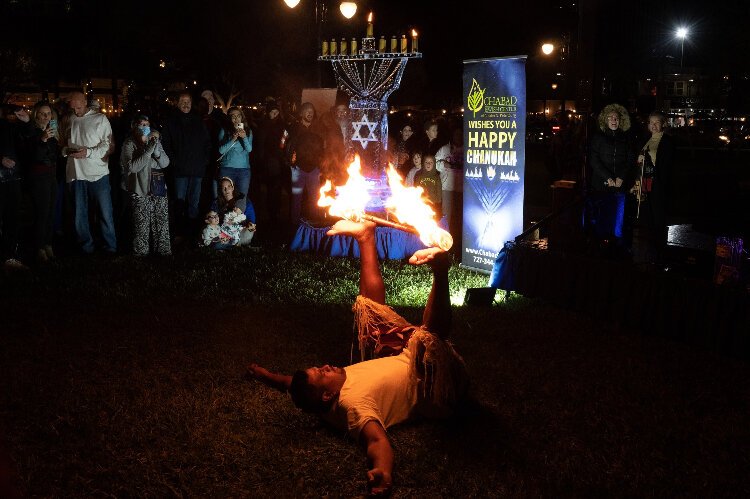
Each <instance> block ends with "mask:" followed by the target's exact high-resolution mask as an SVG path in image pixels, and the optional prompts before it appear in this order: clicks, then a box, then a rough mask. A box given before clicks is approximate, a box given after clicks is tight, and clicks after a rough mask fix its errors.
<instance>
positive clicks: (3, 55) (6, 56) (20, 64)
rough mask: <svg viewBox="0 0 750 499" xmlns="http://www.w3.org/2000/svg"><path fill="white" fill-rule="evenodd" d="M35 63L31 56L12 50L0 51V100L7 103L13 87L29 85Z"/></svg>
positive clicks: (4, 49)
mask: <svg viewBox="0 0 750 499" xmlns="http://www.w3.org/2000/svg"><path fill="white" fill-rule="evenodd" d="M35 69H36V63H35V61H34V58H33V57H32V56H31V54H29V53H27V52H24V51H21V50H17V49H13V48H1V49H0V100H1V102H7V100H8V99H9V98H10V97H11V95H12V94H11V93H10V92H11V90H12V88H13V87H14V86H16V85H20V84H22V83H29V82H31V80H32V78H33V73H34V70H35Z"/></svg>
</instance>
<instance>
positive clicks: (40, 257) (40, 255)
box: [36, 248, 49, 263]
mask: <svg viewBox="0 0 750 499" xmlns="http://www.w3.org/2000/svg"><path fill="white" fill-rule="evenodd" d="M36 260H37V261H38V262H39V263H47V262H49V257H48V256H47V252H46V251H44V248H39V249H38V250H37V252H36Z"/></svg>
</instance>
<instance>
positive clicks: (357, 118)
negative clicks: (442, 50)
mask: <svg viewBox="0 0 750 499" xmlns="http://www.w3.org/2000/svg"><path fill="white" fill-rule="evenodd" d="M374 21H375V19H374V15H373V13H372V12H370V13H369V15H368V16H367V29H366V31H365V36H364V37H363V38H362V40H361V42H362V43H360V44H359V45H358V46H357V48H356V49H351V50H349V51H347V52H346V53H341V52H338V53H334V52H333V51H331V50H329V51H328V52H326V50H325V47H324V46H323V47H322V50H321V55H320V56H319V57H318V60H319V61H329V62H330V63H331V65H332V66H333V71H334V74H335V76H336V83H337V86H338V88H340V89H341V90H343V91H345V92H346V93H347V94H348V95H349V97H350V100H349V109H350V111H351V116H352V130H351V134H352V135H351V141H352V145H353V147H354V153H355V154H357V155H359V157H360V158H361V160H362V164H363V170H364V171H365V172H366V173H365V175H366V177H367V179H368V182H369V183H370V184H371V191H370V193H371V196H370V199H371V202H372V204H371V205H370V207H369V209H371V210H373V211H382V209H384V205H385V201H386V199H387V198H388V197H389V193H390V190H389V188H388V179H387V177H386V172H385V169H386V163H387V161H388V155H387V151H388V97H390V95H391V94H392V93H393V92H394V91H395V90H396V89H398V87H399V86H400V85H401V78H402V77H403V74H404V70H405V69H406V63H407V61H408V60H409V59H419V58H421V57H422V53H421V52H418V34H417V32H416V31H414V30H412V31H411V48H410V49H409V47H408V46H407V39H406V36H402V37H400V39H401V43H400V46H399V45H397V44H395V43H391V46H390V51H389V52H386V51H385V50H386V48H385V43H384V40H385V39H384V38H383V37H381V42H380V44H379V45H377V46H376V43H375V40H376V38H375V31H374ZM393 39H394V40H395V37H394V38H393Z"/></svg>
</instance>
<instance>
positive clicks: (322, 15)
mask: <svg viewBox="0 0 750 499" xmlns="http://www.w3.org/2000/svg"><path fill="white" fill-rule="evenodd" d="M284 3H285V4H286V5H287V7H289V8H290V9H294V8H295V7H297V5H299V3H300V0H284ZM339 10H340V11H341V15H343V16H344V17H345V18H347V19H351V18H352V17H354V14H356V13H357V2H341V3H339ZM327 15H328V4H327V2H326V0H315V25H316V27H317V35H318V39H317V42H318V47H320V46H321V42H322V39H323V25H324V24H325V22H326V16H327ZM327 44H328V42H326V45H327ZM326 50H327V48H326ZM317 77H318V86H320V85H321V81H322V79H321V74H320V67H318V68H317Z"/></svg>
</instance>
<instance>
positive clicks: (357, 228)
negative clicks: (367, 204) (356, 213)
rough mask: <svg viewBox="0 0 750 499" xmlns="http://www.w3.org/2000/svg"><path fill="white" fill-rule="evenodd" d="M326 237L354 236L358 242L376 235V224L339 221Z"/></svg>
mask: <svg viewBox="0 0 750 499" xmlns="http://www.w3.org/2000/svg"><path fill="white" fill-rule="evenodd" d="M326 235H328V236H338V235H345V236H352V237H354V238H355V239H357V241H360V240H362V239H363V238H367V237H371V236H374V235H375V224H374V223H373V222H370V221H369V220H365V221H363V222H352V221H351V220H339V221H338V222H336V223H335V224H333V227H331V228H330V229H329V230H328V232H326Z"/></svg>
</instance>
